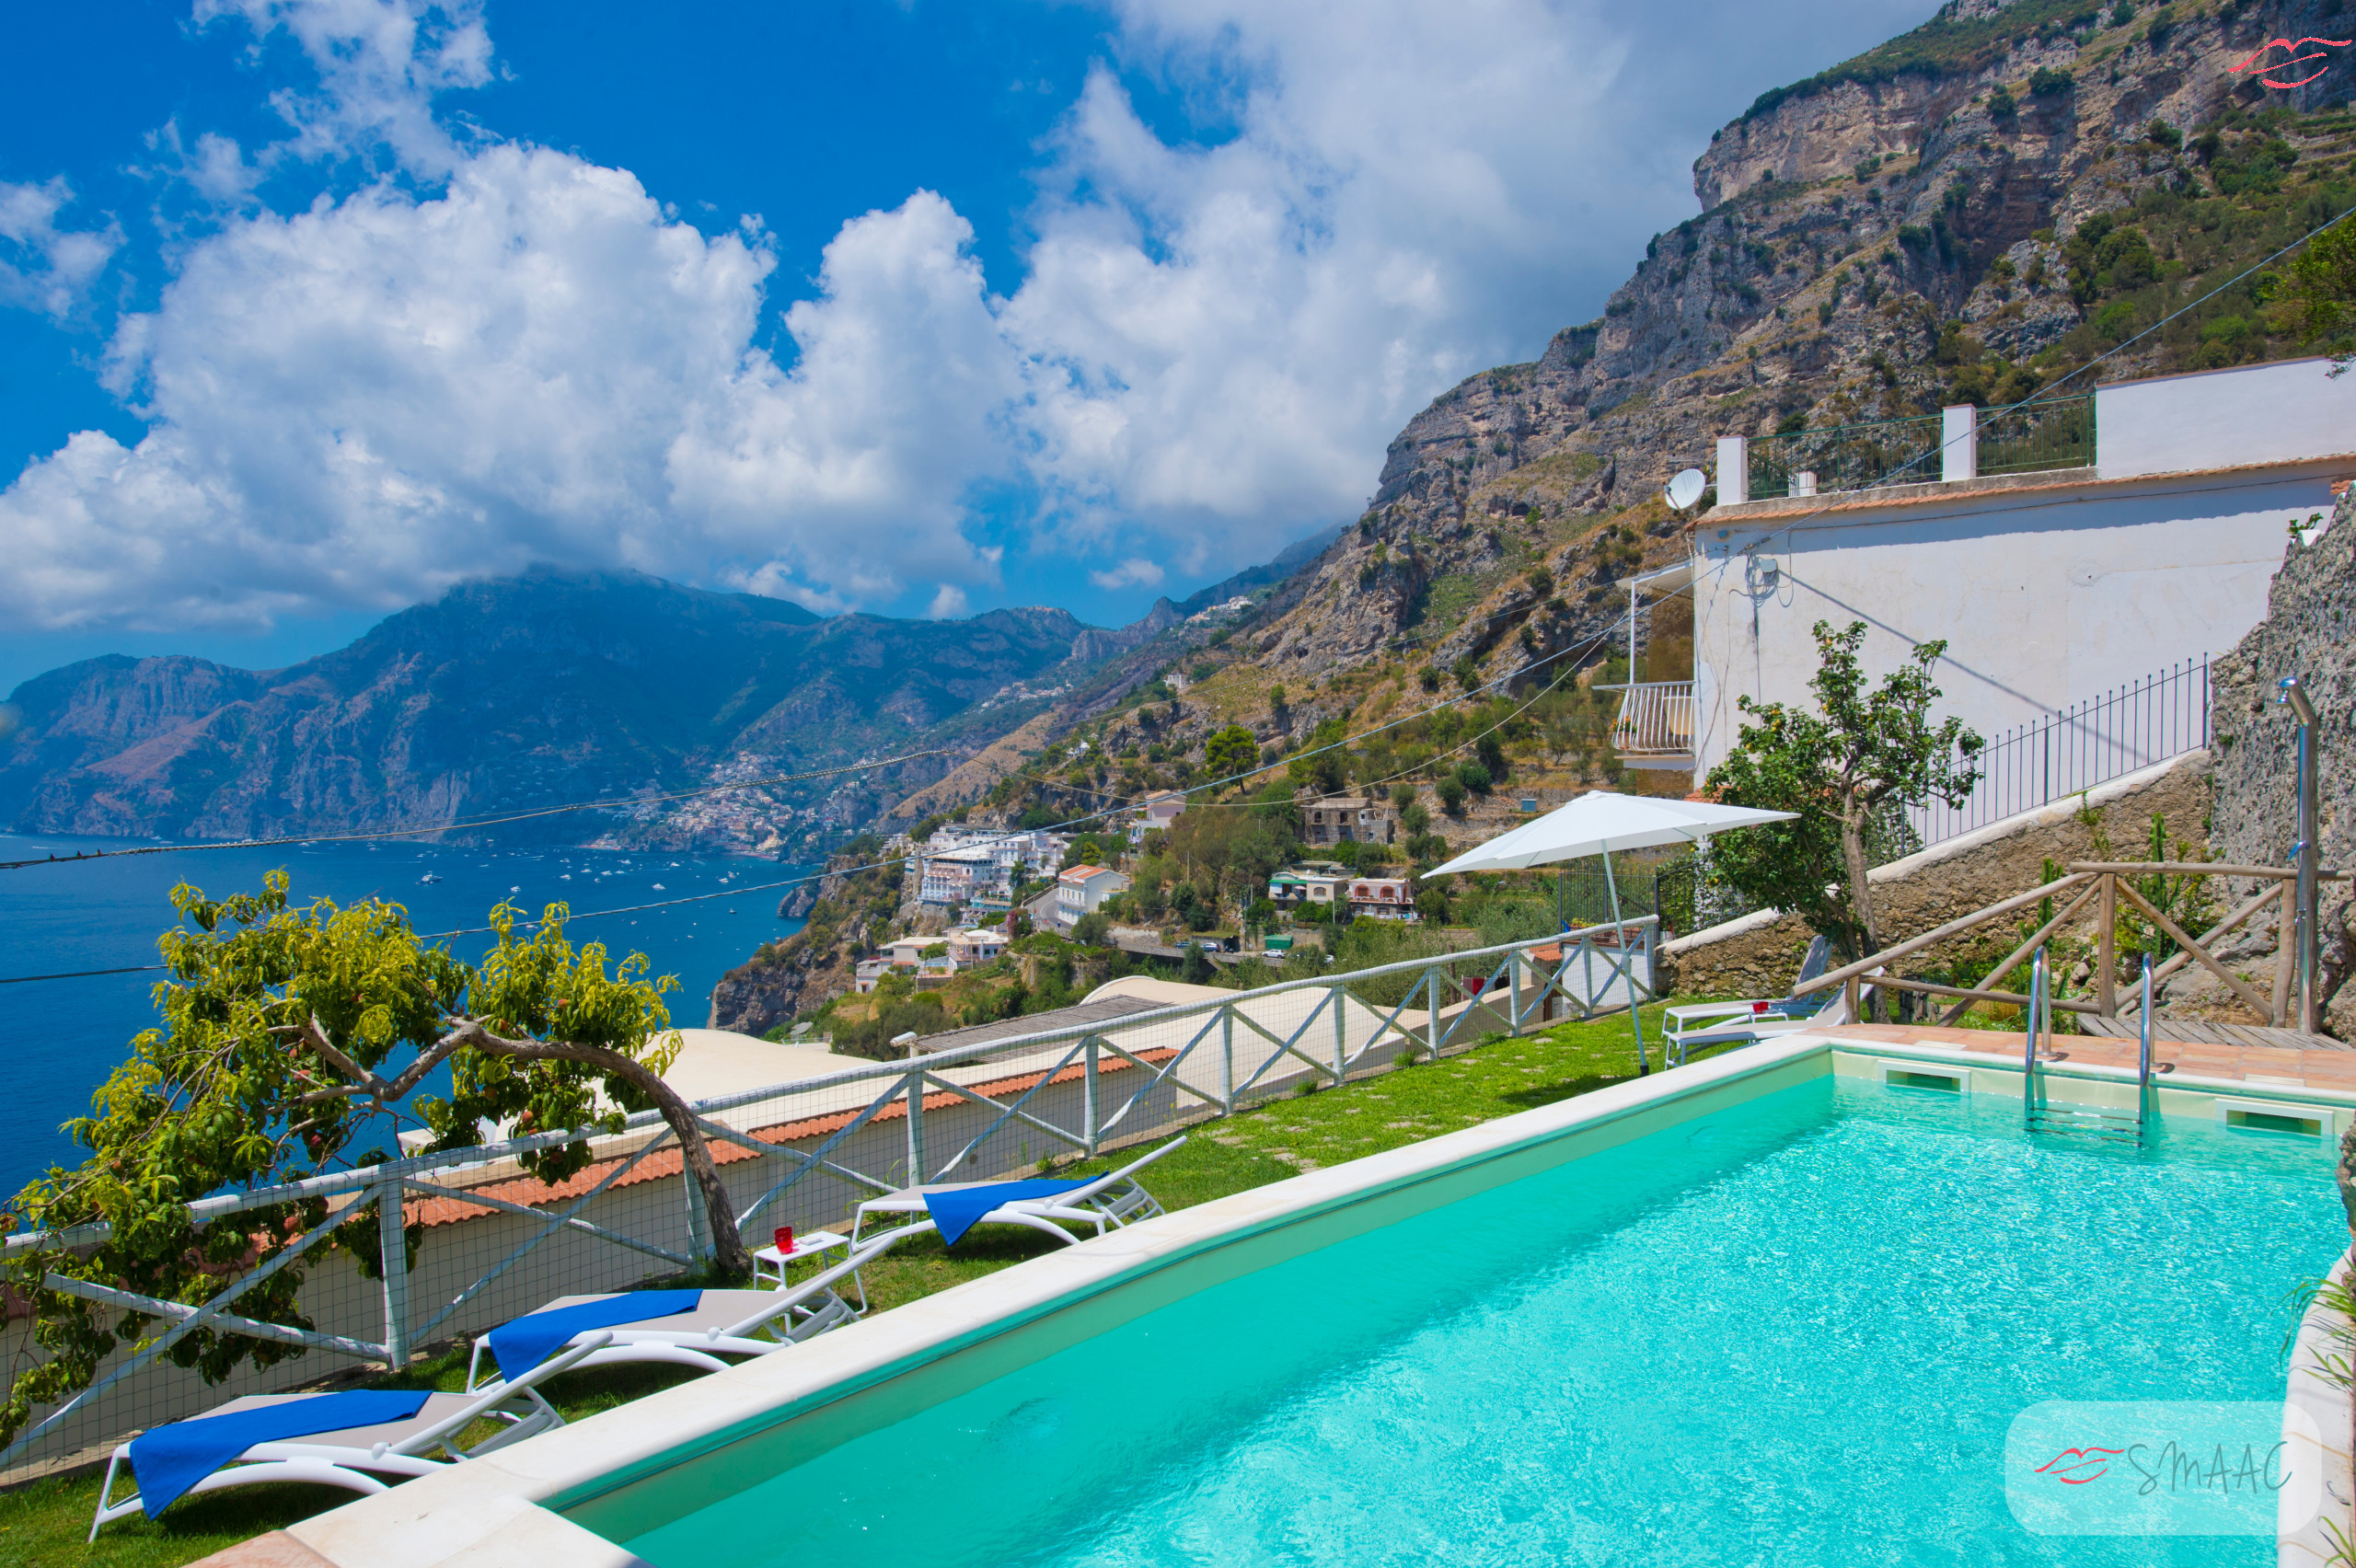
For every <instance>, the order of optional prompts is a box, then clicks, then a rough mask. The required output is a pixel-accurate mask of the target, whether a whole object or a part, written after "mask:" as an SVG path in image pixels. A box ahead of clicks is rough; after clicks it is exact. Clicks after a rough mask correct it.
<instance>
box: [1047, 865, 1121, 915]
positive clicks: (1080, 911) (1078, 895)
mask: <svg viewBox="0 0 2356 1568" xmlns="http://www.w3.org/2000/svg"><path fill="white" fill-rule="evenodd" d="M1128 886H1129V879H1128V878H1127V877H1126V876H1123V875H1122V874H1121V873H1120V872H1118V871H1115V870H1107V869H1106V868H1105V867H1103V866H1074V867H1072V868H1071V869H1070V870H1066V871H1064V872H1063V873H1061V874H1060V875H1058V876H1057V878H1056V923H1057V925H1059V926H1061V927H1062V928H1064V929H1065V930H1067V931H1068V930H1070V929H1071V928H1073V927H1074V926H1076V925H1078V924H1080V917H1081V916H1083V915H1091V914H1093V913H1095V912H1096V911H1097V910H1098V909H1100V908H1102V907H1103V904H1104V901H1105V900H1106V899H1108V898H1110V897H1112V896H1113V895H1114V894H1116V893H1125V892H1126V891H1127V890H1128Z"/></svg>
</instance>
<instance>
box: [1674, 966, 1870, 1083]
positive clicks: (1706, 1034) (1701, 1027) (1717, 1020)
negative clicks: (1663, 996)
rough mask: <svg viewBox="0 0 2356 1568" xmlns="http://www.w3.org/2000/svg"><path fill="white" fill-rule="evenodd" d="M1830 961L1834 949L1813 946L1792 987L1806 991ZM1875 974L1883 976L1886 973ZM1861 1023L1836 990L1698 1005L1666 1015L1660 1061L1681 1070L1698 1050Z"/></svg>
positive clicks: (1678, 1009) (1701, 1003) (1690, 1004)
mask: <svg viewBox="0 0 2356 1568" xmlns="http://www.w3.org/2000/svg"><path fill="white" fill-rule="evenodd" d="M1830 957H1831V949H1830V947H1829V945H1828V944H1827V943H1826V941H1825V940H1824V939H1823V938H1822V937H1819V938H1817V939H1816V940H1814V941H1812V942H1810V943H1809V944H1808V949H1807V957H1806V959H1805V960H1803V961H1802V963H1801V964H1800V973H1799V977H1798V978H1797V979H1796V980H1795V981H1793V982H1792V983H1793V984H1794V985H1795V986H1797V985H1801V984H1804V983H1805V982H1807V981H1809V980H1813V979H1815V978H1816V977H1817V976H1818V975H1819V974H1823V973H1824V971H1825V969H1826V967H1827V964H1828V963H1829V961H1830ZM1873 973H1874V974H1880V973H1881V971H1880V970H1878V969H1877V970H1875V971H1874V972H1873ZM1863 994H1864V995H1865V996H1866V997H1871V996H1872V995H1873V994H1874V987H1873V986H1865V989H1864V993H1863ZM1856 1021H1857V1020H1855V1019H1853V1018H1851V1017H1850V1016H1849V1004H1848V999H1847V997H1845V996H1844V995H1843V994H1842V992H1840V991H1837V990H1826V991H1817V992H1813V993H1811V994H1810V995H1808V996H1805V997H1767V998H1763V999H1758V1000H1748V1001H1738V1002H1693V1003H1689V1004H1687V1005H1686V1006H1683V1007H1675V1008H1667V1009H1663V1010H1662V1017H1661V1025H1660V1047H1661V1056H1662V1059H1663V1060H1664V1061H1666V1062H1667V1063H1668V1064H1669V1066H1672V1067H1681V1066H1684V1065H1685V1054H1686V1053H1687V1052H1688V1051H1690V1050H1692V1048H1693V1047H1694V1046H1696V1045H1725V1044H1737V1045H1755V1044H1757V1043H1759V1042H1761V1041H1762V1040H1773V1039H1774V1038H1775V1037H1776V1036H1778V1035H1784V1034H1797V1033H1798V1032H1801V1031H1802V1030H1806V1029H1830V1028H1831V1027H1833V1026H1834V1025H1836V1024H1843V1023H1854V1022H1856Z"/></svg>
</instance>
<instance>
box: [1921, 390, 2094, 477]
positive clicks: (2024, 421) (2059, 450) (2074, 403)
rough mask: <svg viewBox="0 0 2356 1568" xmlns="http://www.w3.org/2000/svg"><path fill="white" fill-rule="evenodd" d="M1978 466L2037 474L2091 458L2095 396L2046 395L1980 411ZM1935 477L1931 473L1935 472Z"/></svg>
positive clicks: (2081, 463) (2083, 463) (1990, 471)
mask: <svg viewBox="0 0 2356 1568" xmlns="http://www.w3.org/2000/svg"><path fill="white" fill-rule="evenodd" d="M1978 423H1979V428H1980V463H1979V467H1980V472H1981V473H1983V474H2036V473H2044V472H2046V471H2048V470H2050V469H2057V468H2088V467H2093V466H2094V461H2095V399H2094V394H2093V393H2091V392H2089V393H2087V394H2085V396H2083V397H2078V398H2040V399H2038V401H2036V402H2033V403H2023V404H2020V405H2018V406H2017V407H2015V408H2010V409H1981V413H1980V416H1979V421H1978ZM1934 477H1935V476H1934Z"/></svg>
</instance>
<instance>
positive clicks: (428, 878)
mask: <svg viewBox="0 0 2356 1568" xmlns="http://www.w3.org/2000/svg"><path fill="white" fill-rule="evenodd" d="M417 880H418V881H419V882H421V883H424V882H440V881H441V880H442V879H441V878H440V877H439V876H437V875H435V874H434V873H433V872H432V871H428V872H426V873H425V874H424V875H423V876H422V877H420V878H418V879H417Z"/></svg>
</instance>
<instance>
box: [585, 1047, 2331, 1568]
mask: <svg viewBox="0 0 2356 1568" xmlns="http://www.w3.org/2000/svg"><path fill="white" fill-rule="evenodd" d="M2020 1120H2021V1110H2020V1101H2018V1100H2017V1099H2005V1098H2003V1097H2001V1096H1995V1095H1969V1096H1958V1095H1955V1094H1949V1093H1943V1092H1940V1091H1938V1090H1910V1089H1890V1088H1886V1087H1883V1086H1882V1085H1880V1084H1878V1083H1876V1082H1870V1081H1865V1080H1863V1079H1860V1078H1854V1077H1852V1078H1833V1077H1831V1076H1829V1075H1828V1076H1822V1077H1818V1078H1813V1079H1810V1080H1808V1081H1805V1082H1801V1083H1797V1084H1796V1085H1793V1086H1791V1087H1787V1088H1784V1089H1781V1090H1776V1091H1774V1092H1772V1093H1767V1094H1764V1095H1761V1096H1760V1097H1757V1098H1753V1099H1750V1100H1749V1101H1747V1102H1744V1103H1738V1104H1730V1105H1726V1106H1722V1107H1719V1108H1716V1109H1713V1110H1710V1111H1708V1112H1707V1113H1703V1114H1701V1115H1699V1116H1696V1117H1692V1118H1691V1119H1687V1120H1684V1121H1681V1122H1679V1123H1676V1124H1672V1125H1669V1126H1668V1127H1666V1128H1665V1129H1663V1130H1660V1131H1657V1132H1654V1133H1651V1134H1650V1135H1649V1136H1643V1137H1640V1138H1637V1139H1635V1140H1634V1141H1632V1142H1626V1143H1623V1144H1621V1145H1620V1146H1619V1147H1612V1148H1607V1149H1603V1150H1601V1151H1600V1152H1596V1153H1593V1154H1589V1155H1588V1156H1587V1157H1586V1158H1584V1159H1573V1160H1570V1161H1569V1162H1568V1163H1564V1164H1559V1165H1556V1166H1554V1167H1553V1168H1552V1169H1549V1170H1541V1171H1539V1172H1538V1173H1536V1174H1533V1175H1530V1176H1526V1177H1523V1178H1522V1179H1520V1180H1519V1181H1516V1182H1511V1183H1509V1184H1506V1185H1502V1186H1495V1187H1492V1188H1490V1189H1488V1190H1487V1191H1485V1192H1482V1193H1478V1194H1477V1195H1475V1196H1472V1197H1471V1198H1468V1199H1465V1200H1463V1201H1460V1202H1456V1203H1452V1204H1448V1205H1444V1206H1439V1207H1432V1208H1426V1209H1425V1210H1423V1211H1422V1212H1420V1213H1414V1214H1411V1215H1408V1216H1404V1217H1402V1218H1400V1219H1398V1220H1396V1221H1395V1222H1393V1223H1391V1224H1388V1225H1385V1226H1382V1227H1381V1228H1376V1229H1371V1230H1367V1231H1364V1232H1363V1233H1360V1234H1357V1235H1352V1236H1347V1237H1345V1238H1344V1239H1338V1240H1336V1241H1334V1242H1333V1243H1332V1244H1330V1245H1326V1246H1322V1247H1321V1248H1319V1249H1317V1250H1315V1251H1307V1252H1302V1253H1299V1255H1295V1256H1290V1257H1287V1258H1284V1259H1282V1260H1281V1261H1278V1262H1273V1263H1271V1264H1269V1265H1268V1266H1265V1267H1261V1268H1257V1269H1255V1270H1253V1271H1252V1272H1246V1273H1241V1274H1235V1275H1234V1276H1233V1277H1229V1278H1226V1279H1224V1280H1222V1281H1219V1282H1218V1283H1213V1284H1209V1285H1207V1286H1205V1287H1203V1288H1198V1289H1194V1290H1191V1291H1188V1292H1186V1293H1184V1294H1179V1295H1177V1296H1176V1298H1175V1299H1172V1300H1169V1301H1168V1302H1167V1303H1166V1304H1163V1305H1160V1306H1158V1307H1155V1308H1154V1309H1151V1310H1148V1311H1145V1312H1143V1313H1141V1314H1138V1315H1132V1316H1128V1317H1126V1320H1121V1321H1117V1322H1114V1323H1112V1324H1110V1326H1107V1327H1105V1328H1104V1329H1103V1332H1095V1333H1093V1334H1091V1335H1090V1336H1088V1337H1084V1338H1080V1339H1078V1340H1077V1341H1076V1342H1071V1343H1064V1344H1062V1346H1061V1348H1057V1349H1055V1350H1053V1351H1052V1352H1051V1353H1050V1354H1046V1355H1041V1356H1038V1357H1037V1358H1035V1359H1031V1360H1029V1361H1027V1363H1023V1364H1021V1365H1014V1366H1011V1369H1008V1370H1006V1371H1004V1372H1002V1373H1001V1374H999V1375H997V1376H994V1377H989V1378H987V1379H986V1380H973V1379H969V1383H970V1384H971V1386H968V1387H964V1388H963V1389H958V1390H956V1391H953V1392H952V1393H951V1394H950V1395H949V1396H948V1397H945V1398H941V1399H938V1400H935V1401H931V1402H929V1403H924V1404H921V1405H920V1406H918V1408H914V1409H913V1410H911V1411H910V1412H908V1413H907V1414H905V1415H904V1416H902V1417H901V1418H899V1419H896V1420H892V1421H889V1422H888V1423H883V1424H870V1425H869V1426H868V1428H867V1429H865V1430H852V1429H849V1428H846V1429H844V1433H843V1434H842V1435H840V1440H830V1439H829V1438H828V1437H827V1435H826V1433H825V1431H824V1427H823V1424H822V1423H821V1424H816V1426H815V1427H814V1430H813V1431H811V1432H807V1433H804V1434H803V1435H801V1436H800V1437H799V1438H794V1437H791V1436H787V1435H783V1431H782V1429H780V1434H775V1435H769V1436H767V1437H764V1436H759V1435H756V1436H752V1437H747V1438H745V1439H744V1440H741V1441H738V1442H736V1443H735V1444H734V1445H733V1447H726V1448H722V1449H721V1450H719V1451H717V1452H713V1453H710V1454H707V1455H705V1456H703V1457H701V1458H688V1459H686V1460H685V1461H684V1462H683V1463H681V1464H679V1465H676V1466H675V1467H671V1468H668V1469H666V1470H662V1471H659V1472H657V1473H655V1474H653V1475H651V1476H649V1477H648V1478H646V1479H644V1480H641V1481H639V1482H636V1483H634V1484H625V1485H621V1486H618V1487H617V1488H615V1489H613V1490H611V1491H608V1492H606V1493H603V1494H601V1495H596V1496H592V1497H586V1498H582V1499H579V1500H577V1501H575V1502H574V1503H573V1504H572V1506H571V1507H570V1508H569V1509H567V1512H568V1514H569V1516H571V1518H572V1520H573V1521H574V1522H576V1523H578V1524H582V1525H585V1526H587V1527H588V1528H591V1529H593V1530H595V1531H596V1532H597V1533H599V1534H600V1535H603V1536H604V1537H606V1539H608V1540H612V1541H616V1542H618V1543H619V1544H621V1545H622V1546H624V1547H626V1548H627V1549H628V1550H629V1551H631V1552H633V1553H635V1554H636V1555H637V1556H639V1557H640V1558H642V1559H644V1560H645V1561H647V1562H653V1563H655V1564H657V1565H659V1568H689V1565H690V1564H693V1565H696V1568H737V1565H743V1568H753V1565H756V1564H768V1563H780V1564H781V1563H787V1562H792V1563H803V1562H825V1561H832V1562H842V1561H845V1560H846V1559H847V1555H849V1554H856V1556H857V1558H858V1559H859V1560H862V1561H871V1562H925V1563H928V1564H986V1563H987V1564H1026V1565H1030V1564H1035V1565H1039V1568H1047V1565H1064V1564H1082V1563H1085V1564H1091V1565H1107V1568H1111V1565H1126V1564H1138V1565H1145V1564H1162V1563H1181V1562H1184V1563H1219V1564H1235V1565H1238V1568H1242V1565H1246V1564H1261V1563H1268V1564H1274V1563H1287V1564H1292V1563H1316V1564H1322V1563H1336V1564H1338V1563H1344V1562H1347V1563H1352V1564H1360V1563H1391V1562H1397V1563H1406V1562H1435V1561H1446V1562H1466V1563H1484V1562H1496V1563H1508V1562H1510V1563H1526V1562H1582V1563H1584V1562H1595V1563H1606V1562H1632V1563H1633V1562H1644V1563H1651V1562H1679V1563H1696V1564H1716V1563H1728V1564H1733V1563H1759V1562H1792V1563H1825V1562H1835V1561H1840V1562H1851V1561H1854V1562H1871V1563H1884V1562H1887V1563H1894V1564H1917V1563H1947V1562H1999V1561H2001V1562H2018V1563H2049V1562H2050V1563H2071V1564H2081V1563H2083V1564H2108V1563H2129V1562H2133V1563H2153V1562H2188V1563H2189V1562H2200V1563H2230V1562H2247V1563H2252V1564H2256V1563H2258V1562H2271V1561H2272V1560H2273V1556H2274V1550H2275V1549H2274V1543H2273V1541H2272V1540H2271V1539H2259V1538H2255V1537H2252V1538H2237V1539H2154V1538H2148V1537H2145V1538H2124V1539H2118V1538H2113V1539H2104V1538H2077V1537H2040V1536H2035V1535H2031V1534H2029V1533H2027V1531H2026V1530H2024V1529H2023V1528H2021V1527H2020V1526H2019V1525H2018V1524H2017V1523H2015V1520H2014V1518H2013V1516H2012V1515H2011V1513H2010V1511H2009V1510H2008V1508H2007V1506H2006V1504H2005V1497H2004V1476H2003V1473H2002V1470H2001V1460H2002V1458H2003V1455H2004V1440H2005V1435H2006V1430H2007V1427H2008V1426H2009V1424H2011V1423H2012V1421H2013V1419H2014V1417H2015V1415H2016V1414H2018V1413H2019V1412H2021V1411H2022V1410H2024V1409H2025V1408H2027V1407H2028V1406H2030V1405H2032V1404H2035V1403H2037V1402H2038V1401H2045V1400H2050V1399H2068V1400H2080V1401H2089V1400H2095V1401H2107V1400H2138V1399H2178V1400H2202V1401H2235V1400H2258V1401H2280V1400H2281V1394H2282V1389H2283V1374H2282V1368H2281V1358H2280V1354H2279V1351H2280V1345H2281V1337H2282V1332H2283V1330H2284V1328H2285V1327H2286V1326H2287V1325H2288V1323H2289V1322H2290V1320H2291V1314H2290V1311H2289V1309H2288V1308H2287V1307H2286V1305H2285V1302H2284V1297H2285V1292H2286V1291H2287V1290H2288V1289H2289V1288H2290V1287H2291V1286H2292V1285H2293V1284H2295V1283H2296V1282H2298V1281H2300V1280H2302V1279H2306V1278H2312V1277H2315V1276H2316V1275H2319V1274H2322V1273H2323V1272H2324V1271H2325V1270H2326V1269H2327V1268H2328V1267H2329V1266H2330V1265H2331V1263H2332V1262H2333V1261H2334V1259H2335V1258H2336V1257H2337V1256H2338V1254H2339V1252H2340V1251H2342V1250H2343V1249H2344V1248H2345V1246H2346V1240H2347V1238H2346V1232H2345V1228H2344V1225H2343V1223H2342V1222H2341V1220H2340V1218H2339V1213H2338V1207H2337V1205H2336V1204H2335V1203H2334V1202H2333V1201H2332V1194H2331V1189H2330V1184H2329V1175H2328V1173H2329V1166H2328V1163H2327V1159H2326V1157H2325V1155H2324V1153H2323V1151H2322V1148H2321V1147H2320V1144H2319V1141H2318V1140H2317V1139H2315V1138H2305V1137H2295V1136H2275V1135H2269V1134H2265V1133H2256V1134H2253V1133H2248V1132H2240V1131H2231V1130H2227V1129H2224V1128H2223V1127H2218V1126H2214V1125H2212V1124H2205V1123H2202V1122H2200V1121H2197V1120H2192V1119H2189V1118H2171V1119H2170V1120H2169V1121H2168V1122H2167V1123H2165V1124H2164V1125H2162V1126H2161V1127H2160V1128H2159V1129H2158V1130H2157V1131H2156V1132H2155V1134H2154V1137H2153V1139H2152V1142H2151V1146H2150V1147H2145V1148H2143V1149H2141V1150H2138V1149H2134V1148H2120V1147H2107V1146H2102V1145H2097V1144H2093V1143H2089V1142H2085V1141H2082V1140H2077V1139H2065V1138H2059V1137H2053V1136H2040V1137H2038V1138H2035V1139H2033V1140H2032V1139H2030V1138H2028V1137H2027V1136H2025V1135H2024V1134H2023V1132H2022V1131H2021V1128H2020ZM1015 1359H1016V1360H1018V1361H1019V1360H1020V1357H1016V1358H1015ZM810 1424H811V1423H810V1422H809V1421H808V1419H807V1418H805V1421H804V1423H803V1425H810ZM699 1470H701V1471H703V1472H704V1473H703V1474H701V1475H700V1476H699V1475H698V1474H697V1473H696V1472H697V1471H699Z"/></svg>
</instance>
